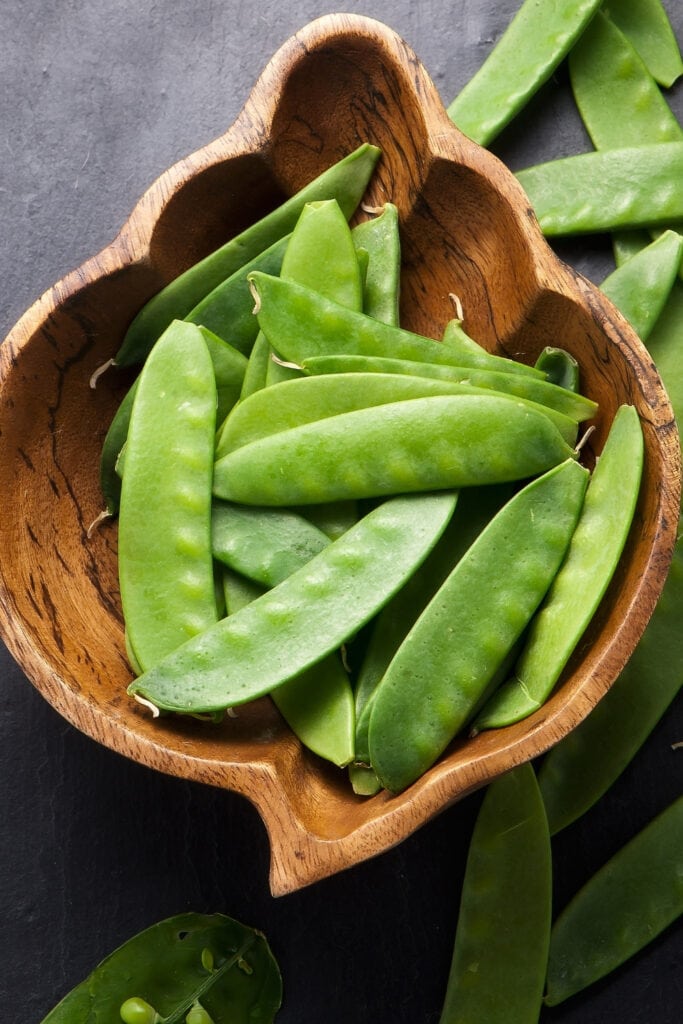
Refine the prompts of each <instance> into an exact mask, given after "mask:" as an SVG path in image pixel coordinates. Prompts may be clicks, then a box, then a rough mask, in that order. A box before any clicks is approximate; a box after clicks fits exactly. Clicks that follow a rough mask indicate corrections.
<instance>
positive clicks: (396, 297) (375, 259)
mask: <svg viewBox="0 0 683 1024" xmlns="http://www.w3.org/2000/svg"><path fill="white" fill-rule="evenodd" d="M351 234H352V236H353V244H354V246H355V248H356V252H358V250H359V249H362V250H363V251H364V252H366V253H367V256H368V267H367V271H366V273H365V281H364V285H363V304H362V309H363V312H364V313H366V314H367V315H368V316H372V317H374V318H375V320H381V321H382V322H383V323H385V324H390V325H392V326H393V327H397V326H398V323H399V301H400V295H401V239H400V235H399V227H398V208H397V207H396V206H395V205H394V204H393V203H385V205H384V207H383V208H382V210H381V212H380V213H379V214H378V215H377V216H376V217H371V218H370V219H369V220H364V221H362V222H361V223H360V224H357V225H356V226H355V228H354V229H353V231H352V232H351Z"/></svg>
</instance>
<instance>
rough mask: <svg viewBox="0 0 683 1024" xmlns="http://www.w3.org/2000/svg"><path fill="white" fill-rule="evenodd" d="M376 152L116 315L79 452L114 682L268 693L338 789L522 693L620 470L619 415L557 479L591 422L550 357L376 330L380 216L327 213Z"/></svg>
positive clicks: (605, 519)
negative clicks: (593, 458)
mask: <svg viewBox="0 0 683 1024" xmlns="http://www.w3.org/2000/svg"><path fill="white" fill-rule="evenodd" d="M379 157H380V154H379V151H378V150H377V149H376V148H375V147H372V146H369V145H364V146H362V147H360V149H359V150H357V151H356V152H355V153H353V154H350V155H349V156H348V157H347V158H346V159H345V160H342V161H341V162H340V163H339V164H336V165H334V166H333V167H332V168H330V169H329V170H328V171H326V172H325V173H324V174H323V175H322V176H321V177H320V178H319V179H317V180H316V181H315V182H313V183H311V184H310V185H309V186H307V188H305V189H304V190H302V192H300V193H299V194H298V195H297V196H295V197H292V199H290V200H289V201H288V202H287V203H286V204H284V206H282V207H280V208H278V209H276V210H275V211H273V212H272V213H270V214H268V215H267V216H266V217H265V218H264V219H263V220H261V221H260V222H258V223H257V224H256V225H254V226H253V227H252V228H250V229H247V231H245V232H244V233H243V235H242V236H241V237H240V238H239V239H238V240H233V242H231V243H227V245H226V246H224V247H223V248H222V249H221V250H219V251H218V253H214V254H213V255H212V256H210V257H208V260H205V261H204V263H203V264H199V265H198V266H196V267H193V268H191V269H190V270H189V271H188V272H187V273H186V274H185V275H183V276H182V277H181V278H179V279H178V280H176V281H174V282H173V283H172V284H171V285H170V286H169V287H168V288H167V289H165V290H164V291H163V292H161V293H160V294H159V295H157V296H156V297H155V298H154V299H153V300H152V301H151V302H150V303H149V304H148V306H146V307H145V308H144V309H143V310H142V311H141V313H140V314H139V316H138V318H137V320H136V321H134V323H133V324H132V326H131V328H130V330H129V332H128V335H127V336H126V338H125V340H124V342H123V345H122V348H121V350H120V352H119V353H118V355H117V357H116V362H117V363H118V364H130V363H131V362H132V361H133V360H134V359H135V360H140V359H142V360H143V367H142V370H141V372H140V375H139V377H138V378H137V379H136V381H135V383H134V385H133V387H132V388H131V391H130V392H129V394H128V395H127V396H126V398H125V399H124V401H123V403H122V405H121V407H120V410H119V413H118V414H117V416H116V417H115V420H114V422H113V423H112V426H111V428H110V431H109V433H108V435H107V438H106V441H105V445H104V452H103V458H102V485H103V490H104V493H105V496H106V499H107V502H108V506H109V509H110V511H115V510H118V515H119V575H120V584H121V598H122V605H123V611H124V619H125V625H126V643H127V650H128V654H129V658H130V662H131V665H132V666H133V668H134V670H135V672H136V673H137V678H136V679H135V680H134V682H133V683H132V684H131V686H130V688H129V692H130V693H131V694H132V695H133V696H134V697H136V698H137V699H138V700H141V701H142V702H144V703H146V704H147V705H148V706H150V707H151V708H152V710H153V711H154V713H155V714H156V713H157V712H158V711H164V712H167V713H168V712H172V713H180V714H192V715H195V716H200V717H207V718H209V719H212V718H213V719H215V718H220V717H222V715H223V714H224V713H225V711H226V710H227V709H235V708H238V707H239V706H240V705H242V704H244V703H245V702H247V701H251V700H254V699H255V698H258V697H261V696H264V695H266V694H269V695H270V696H271V697H272V699H273V701H274V702H275V704H276V705H277V707H278V709H279V710H280V712H281V713H282V715H283V717H284V718H285V719H286V721H287V722H288V723H289V725H290V727H291V728H292V730H293V731H294V732H295V733H296V734H297V736H298V737H299V739H300V740H301V742H302V743H303V744H304V745H305V746H306V747H308V748H309V749H310V750H311V751H313V752H314V753H315V754H317V755H318V756H320V757H323V758H325V759H327V760H329V761H331V762H333V763H334V764H336V765H338V766H339V767H347V766H348V770H349V775H350V781H351V785H352V786H353V788H354V790H355V792H357V793H359V794H363V795H370V794H373V793H375V792H377V791H378V790H379V789H380V788H381V787H384V788H386V789H388V790H390V791H391V792H399V791H401V790H403V789H405V788H406V787H408V786H409V785H410V784H411V783H413V782H414V781H416V780H417V779H418V778H419V777H420V776H421V775H422V774H423V773H424V772H425V771H426V770H427V769H429V768H430V767H431V766H432V765H433V764H434V763H435V762H436V761H437V760H438V758H439V757H440V756H441V754H442V753H443V752H444V751H445V750H446V748H447V747H448V745H449V744H450V743H451V741H452V740H453V739H454V737H456V736H458V735H460V734H462V733H463V732H466V731H470V732H476V731H479V730H482V729H490V728H495V727H498V726H501V725H507V724H509V723H511V722H514V721H518V720H519V719H521V718H524V717H526V716H527V715H529V714H531V713H532V712H533V711H535V710H537V709H538V708H539V707H540V706H541V704H542V703H543V701H544V700H546V699H547V697H548V696H549V694H550V693H551V691H552V689H553V687H554V686H555V684H556V683H557V680H558V678H559V677H560V675H561V672H562V669H563V668H564V666H565V664H566V663H567V660H568V659H569V656H570V654H571V652H572V650H573V648H574V647H575V645H576V643H577V642H578V640H579V638H580V637H581V635H582V633H583V632H584V630H585V628H586V626H587V625H588V622H589V621H590V618H591V616H592V614H593V612H594V611H595V609H596V607H597V605H598V603H599V602H600V600H601V598H602V596H603V594H604V592H605V589H606V587H607V585H608V583H609V580H610V578H611V576H612V574H613V572H614V569H615V567H616V565H617V563H618V560H619V557H620V555H621V552H622V550H623V546H624V543H625V540H626V536H627V534H628V530H629V527H630V523H631V520H632V517H633V512H634V509H635V503H636V500H637V496H638V491H639V486H640V478H641V472H642V464H643V437H642V431H641V427H640V421H639V418H638V415H637V413H636V411H635V409H634V408H633V407H631V406H623V407H622V408H620V409H619V411H618V413H617V416H616V417H615V419H614V422H613V425H612V427H611V430H610V433H609V436H608V440H607V442H606V445H605V448H604V452H603V453H602V455H601V458H600V459H599V461H598V464H597V467H596V468H595V470H594V471H593V473H592V474H591V473H589V471H588V470H587V469H586V468H585V467H583V466H582V465H581V463H580V461H579V451H578V448H579V446H578V443H577V442H578V439H579V435H580V432H581V429H582V425H583V424H585V423H586V422H587V421H588V420H590V419H592V418H593V417H595V415H596V414H597V412H598V410H597V407H596V403H595V402H593V401H592V400H589V399H588V398H586V397H585V396H583V395H582V394H581V392H580V380H579V376H580V374H579V367H578V366H577V365H576V363H575V361H574V360H573V359H572V358H571V357H570V356H569V355H568V353H566V352H564V351H563V350H561V349H557V348H549V349H547V350H546V351H544V352H543V353H542V355H541V356H540V357H539V360H538V361H537V364H536V365H535V366H527V365H525V364H522V363H519V362H516V361H513V360H510V359H506V358H503V357H501V356H496V355H492V354H490V353H488V352H487V351H486V350H485V349H484V348H483V347H481V346H480V345H478V344H477V343H476V341H474V340H473V339H471V338H470V337H468V336H467V335H466V334H465V332H464V330H463V328H462V325H461V323H460V321H459V320H458V319H453V320H451V321H450V322H449V323H448V324H446V325H444V330H443V333H442V336H441V337H440V338H439V339H433V338H427V337H422V336H420V335H417V334H415V333H412V332H410V331H407V330H405V329H403V328H402V327H401V326H400V324H399V314H398V309H399V288H400V267H401V255H400V253H401V244H400V232H399V220H398V213H397V210H396V208H395V207H394V206H393V205H391V204H386V205H385V206H384V207H383V208H382V209H381V210H374V211H372V213H371V214H370V216H369V219H367V220H364V221H363V222H362V223H360V224H358V226H357V227H354V228H353V229H352V228H351V227H350V226H349V217H350V216H351V214H352V213H353V212H354V211H355V209H356V206H357V204H358V202H359V201H360V200H361V198H362V195H363V193H364V191H365V189H366V187H367V184H368V181H369V178H370V176H371V174H372V172H373V169H374V166H375V164H376V161H377V159H379ZM245 241H246V244H245ZM237 248H239V249H240V250H241V252H242V253H244V252H245V251H246V252H247V253H248V254H250V253H251V258H250V259H249V258H247V261H246V262H244V256H242V257H241V259H242V264H241V265H240V266H238V267H236V268H235V267H234V266H233V264H232V263H231V262H230V254H231V252H232V251H234V250H236V249H237ZM212 261H213V263H216V264H218V263H220V266H219V267H217V269H216V271H215V273H209V272H207V267H208V268H209V270H212ZM226 273H227V276H226ZM216 280H218V283H217V284H216ZM188 307H189V308H188ZM141 325H142V326H141ZM150 325H152V327H150ZM157 332H158V337H157V338H156V340H154V341H153V343H152V344H151V345H150V337H152V338H154V335H156V334H157ZM141 339H142V341H143V342H144V344H141V343H140V340H141ZM456 624H457V625H456ZM233 713H235V712H234V711H233Z"/></svg>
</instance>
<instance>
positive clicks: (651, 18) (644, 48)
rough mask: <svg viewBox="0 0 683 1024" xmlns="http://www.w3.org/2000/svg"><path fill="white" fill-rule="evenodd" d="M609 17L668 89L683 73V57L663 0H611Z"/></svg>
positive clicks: (657, 79) (655, 76)
mask: <svg viewBox="0 0 683 1024" xmlns="http://www.w3.org/2000/svg"><path fill="white" fill-rule="evenodd" d="M609 16H610V19H611V20H612V21H613V22H614V23H615V24H616V25H618V26H619V28H620V29H621V31H622V32H623V33H624V35H625V36H627V37H628V38H629V39H630V40H631V42H632V43H633V46H634V47H635V49H636V50H637V51H638V53H639V54H640V56H641V57H642V59H643V61H644V62H645V64H646V65H647V68H648V70H649V71H650V74H651V75H652V76H653V78H654V79H655V80H656V81H657V82H659V84H660V85H663V86H664V87H665V88H669V87H670V86H672V85H673V84H674V82H675V81H676V79H677V78H679V77H680V75H681V74H683V60H681V51H680V47H679V45H678V41H677V39H676V36H675V34H674V31H673V28H672V26H671V22H670V21H669V16H668V15H667V13H666V11H665V10H664V6H663V5H662V2H661V0H610V2H609Z"/></svg>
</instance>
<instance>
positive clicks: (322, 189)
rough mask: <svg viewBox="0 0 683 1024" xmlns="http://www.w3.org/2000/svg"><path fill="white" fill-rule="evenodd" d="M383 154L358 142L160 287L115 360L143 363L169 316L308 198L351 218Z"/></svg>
mask: <svg viewBox="0 0 683 1024" xmlns="http://www.w3.org/2000/svg"><path fill="white" fill-rule="evenodd" d="M379 155H380V151H379V149H378V148H377V147H376V146H371V145H369V144H368V143H364V144H363V145H362V146H359V147H358V149H357V150H355V151H354V152H353V153H350V154H349V155H348V156H346V157H344V159H343V160H340V161H339V162H338V163H336V164H333V165H332V166H331V167H329V168H328V169H327V170H326V171H323V173H322V174H321V175H319V176H318V177H317V178H315V180H314V181H312V182H310V183H309V184H308V185H306V186H305V187H304V188H303V189H301V190H300V191H299V192H297V193H296V194H295V195H293V196H291V197H290V198H289V199H288V200H286V202H284V203H282V204H281V205H280V206H278V207H277V208H276V209H275V210H272V211H271V212H270V213H268V214H266V216H265V217H263V218H262V219H261V220H259V221H257V222H256V223H255V224H252V225H251V226H250V227H248V228H246V229H245V230H244V231H242V232H241V233H240V234H239V235H237V236H236V237H235V238H233V239H231V241H229V242H226V244H225V245H223V246H221V248H220V249H216V250H215V252H212V253H211V254H210V255H209V256H206V257H205V258H204V259H203V260H200V261H199V262H198V263H195V264H194V265H193V266H191V267H190V268H189V269H188V270H186V271H185V272H184V273H183V274H181V275H180V276H179V277H177V278H176V279H175V280H174V281H171V283H170V284H168V285H166V287H165V288H162V289H161V291H159V292H157V294H156V295H155V296H154V297H153V298H152V299H150V300H149V302H147V304H146V305H145V306H143V308H142V309H141V310H140V312H139V313H138V315H137V316H136V317H135V319H134V320H133V322H132V324H131V325H130V327H129V328H128V330H127V332H126V336H125V338H124V339H123V343H122V345H121V347H120V349H119V351H118V352H117V354H116V357H115V362H116V364H117V365H118V366H128V365H130V364H131V363H136V362H141V361H142V360H143V359H144V358H145V356H146V355H147V353H148V352H149V350H150V348H151V346H152V344H153V343H154V342H155V341H156V339H157V338H158V337H159V335H160V334H161V332H162V331H163V330H164V329H165V328H166V327H167V326H168V324H169V323H170V322H171V320H173V319H176V318H177V319H182V318H183V317H185V316H187V314H188V313H189V312H190V311H191V310H192V309H194V308H195V306H196V305H197V303H199V302H200V301H201V300H202V299H203V298H204V297H205V296H206V295H208V294H209V292H210V291H212V290H213V289H214V288H216V287H217V286H218V285H219V284H220V283H221V281H223V280H225V278H227V277H229V276H230V275H231V274H234V273H235V271H236V270H238V269H239V268H240V267H242V266H244V264H245V263H248V262H249V260H251V259H253V258H254V257H255V256H257V255H258V254H259V253H261V252H263V250H264V249H267V248H268V246H270V245H272V244H273V242H276V241H277V240H278V239H280V238H282V237H283V235H286V234H288V233H289V232H290V231H292V229H293V228H294V225H295V223H296V221H297V218H298V216H299V214H300V213H301V210H302V209H303V207H304V205H305V204H306V203H309V202H312V201H313V200H316V199H331V198H336V199H337V200H338V202H339V205H340V206H341V207H342V209H343V210H344V212H345V213H346V214H347V215H348V216H349V217H350V216H351V214H352V213H353V211H354V210H355V208H356V206H357V205H358V203H359V202H360V200H361V198H362V196H363V193H364V192H365V189H366V188H367V184H368V182H369V180H370V177H371V175H372V172H373V170H374V169H375V165H376V163H377V160H378V159H379Z"/></svg>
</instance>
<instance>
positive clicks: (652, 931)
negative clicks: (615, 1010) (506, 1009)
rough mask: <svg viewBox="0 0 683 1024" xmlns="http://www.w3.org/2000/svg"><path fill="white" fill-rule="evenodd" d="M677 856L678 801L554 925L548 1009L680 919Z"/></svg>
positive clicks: (682, 816) (682, 899) (682, 811)
mask: <svg viewBox="0 0 683 1024" xmlns="http://www.w3.org/2000/svg"><path fill="white" fill-rule="evenodd" d="M682 851H683V797H679V798H678V800H676V801H675V802H674V803H673V804H671V805H670V806H669V807H667V808H666V810H664V811H662V813H661V814H660V815H658V816H657V817H656V818H655V819H654V820H653V821H651V822H650V824H649V825H648V826H647V827H646V828H645V829H643V831H642V832H640V833H638V835H636V836H635V837H634V838H633V839H632V840H631V841H630V842H629V843H627V845H626V846H624V847H623V848H622V849H621V850H619V852H618V853H616V854H615V856H614V857H612V859H611V860H609V861H608V862H607V864H605V865H604V866H603V867H602V868H601V870H600V871H598V872H597V874H595V875H594V876H593V877H592V878H591V879H589V881H588V882H587V883H586V885H585V886H584V887H583V888H582V889H581V890H580V891H579V892H578V893H577V894H576V896H574V898H573V899H572V900H571V902H570V903H569V904H568V906H567V907H565V909H564V910H563V912H562V913H561V914H560V916H559V917H558V919H557V920H556V922H555V924H554V925H553V929H552V932H551V936H550V953H549V958H548V988H547V993H546V997H545V1002H546V1004H547V1005H548V1006H557V1005H558V1003H561V1002H563V1001H564V1000H565V999H568V998H569V997H570V996H572V995H574V994H575V993H577V992H580V991H581V990H582V989H584V988H586V986H588V985H591V984H593V983H594V982H595V981H597V980H598V979H600V978H603V977H604V976H605V975H606V974H608V973H609V972H610V971H613V970H614V969H615V968H617V967H619V965H620V964H622V963H624V961H625V960H627V959H629V957H631V956H633V955H634V954H635V953H637V952H638V950H640V949H642V948H643V947H644V946H645V945H647V944H648V943H649V942H651V941H652V939H654V938H655V937H656V936H657V935H659V934H660V932H662V931H663V930H664V929H665V928H666V927H667V926H668V925H670V924H671V923H672V921H675V920H676V918H677V917H679V916H680V915H681V914H682V913H683V860H682Z"/></svg>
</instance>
